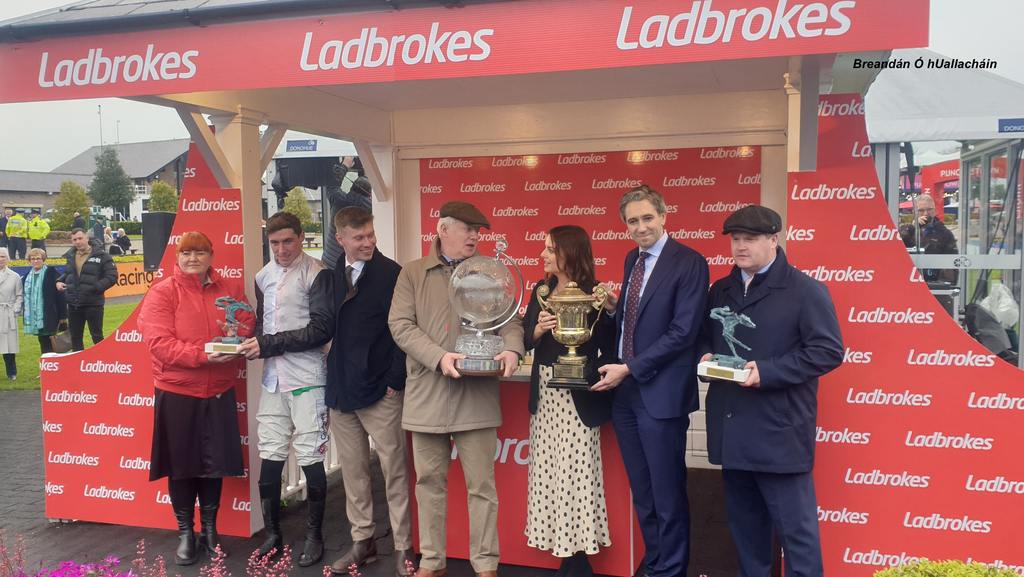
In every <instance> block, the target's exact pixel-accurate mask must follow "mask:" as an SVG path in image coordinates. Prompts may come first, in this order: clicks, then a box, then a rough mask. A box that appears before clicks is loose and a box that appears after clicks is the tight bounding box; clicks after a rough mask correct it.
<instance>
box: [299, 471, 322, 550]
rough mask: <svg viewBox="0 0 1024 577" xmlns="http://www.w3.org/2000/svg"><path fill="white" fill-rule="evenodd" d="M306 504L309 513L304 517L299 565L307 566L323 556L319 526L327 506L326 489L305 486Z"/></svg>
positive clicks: (320, 526)
mask: <svg viewBox="0 0 1024 577" xmlns="http://www.w3.org/2000/svg"><path fill="white" fill-rule="evenodd" d="M306 505H307V506H308V507H309V515H308V517H307V518H306V542H305V543H304V544H303V545H302V555H301V556H299V567H309V566H310V565H312V564H314V563H316V562H318V561H320V559H321V558H322V557H323V556H324V535H323V532H322V531H321V528H322V527H323V524H324V509H325V508H326V506H327V491H325V490H323V488H321V487H307V489H306Z"/></svg>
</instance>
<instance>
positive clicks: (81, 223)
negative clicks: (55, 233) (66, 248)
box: [71, 210, 85, 230]
mask: <svg viewBox="0 0 1024 577" xmlns="http://www.w3.org/2000/svg"><path fill="white" fill-rule="evenodd" d="M71 228H72V229H75V228H80V229H82V230H85V219H84V218H82V213H80V212H78V211H77V210H76V211H75V220H74V222H72V223H71Z"/></svg>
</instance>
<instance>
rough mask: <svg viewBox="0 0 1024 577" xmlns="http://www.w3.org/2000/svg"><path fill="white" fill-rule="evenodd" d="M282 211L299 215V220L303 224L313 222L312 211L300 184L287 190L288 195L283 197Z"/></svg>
mask: <svg viewBox="0 0 1024 577" xmlns="http://www.w3.org/2000/svg"><path fill="white" fill-rule="evenodd" d="M284 212H290V213H292V214H294V215H295V216H297V217H299V222H301V223H302V225H303V226H305V225H307V224H312V223H313V211H311V210H309V203H308V202H306V193H305V192H304V191H303V190H302V187H301V186H296V187H295V188H293V189H291V190H289V191H288V197H287V198H285V199H284Z"/></svg>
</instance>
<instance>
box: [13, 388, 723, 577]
mask: <svg viewBox="0 0 1024 577" xmlns="http://www.w3.org/2000/svg"><path fill="white" fill-rule="evenodd" d="M42 444H43V439H42V429H41V412H40V399H39V392H38V391H7V392H0V467H2V469H0V475H2V480H0V530H3V531H5V533H6V535H7V539H8V541H12V540H13V538H14V536H15V535H23V536H24V537H25V538H26V540H27V544H28V556H27V557H28V560H29V563H28V565H27V568H29V569H34V568H36V567H38V566H39V564H40V563H43V564H47V565H49V566H50V567H54V566H56V564H57V563H59V562H60V561H62V560H65V559H74V560H77V561H79V562H85V561H96V560H99V559H101V558H103V557H105V556H107V555H111V554H112V555H115V556H118V557H121V558H122V559H123V560H124V562H125V563H127V562H128V561H130V560H131V559H132V558H133V557H134V555H135V547H136V543H137V542H138V540H139V539H145V540H146V547H147V549H148V551H149V552H150V555H151V556H152V555H155V554H156V553H163V554H164V555H165V557H167V558H169V557H172V556H173V551H174V548H175V547H176V546H177V539H176V535H175V533H174V532H173V531H163V530H155V529H139V528H135V527H123V526H115V525H105V524H99V523H84V522H80V523H69V524H51V523H49V522H47V521H46V519H45V518H44V516H43V458H42V453H43V450H42ZM383 485H384V483H383V479H382V477H381V474H380V469H379V467H378V468H376V469H375V471H374V501H375V507H374V510H375V511H376V512H377V516H378V519H377V526H378V527H382V528H383V529H381V530H380V533H381V534H380V535H379V536H378V543H377V544H378V549H380V553H381V554H382V555H383V556H382V557H381V559H380V561H378V562H377V563H375V564H373V565H370V566H367V567H365V568H364V569H362V571H361V572H362V574H363V576H364V577H391V576H392V575H393V572H392V570H393V566H392V558H391V556H390V554H389V553H390V552H391V551H392V542H391V537H390V532H389V531H388V530H387V527H388V521H387V515H386V504H385V503H384V494H383ZM328 494H329V499H328V505H327V511H328V519H329V522H328V523H327V526H326V527H325V530H324V533H325V543H326V548H327V552H326V554H325V560H326V561H327V562H330V561H332V560H334V559H336V558H337V557H339V556H340V555H341V554H342V552H343V551H344V550H345V549H347V547H348V545H349V543H350V539H349V536H348V524H347V522H346V521H345V520H344V513H343V511H344V489H343V488H342V485H341V480H340V476H337V475H335V476H334V477H331V479H330V486H329V490H328ZM690 502H691V506H692V514H693V546H692V561H691V564H690V572H689V574H690V576H692V577H696V576H698V575H707V576H708V577H731V576H733V575H735V574H736V566H735V562H734V560H733V559H734V553H733V549H732V544H731V541H730V540H729V535H728V531H727V529H726V526H725V524H724V519H723V515H724V513H723V511H724V508H723V503H722V494H721V481H720V475H719V473H718V472H717V471H705V470H691V471H690ZM168 515H170V511H169V510H168ZM304 522H305V516H304V507H292V508H289V509H286V511H285V512H284V515H283V521H282V525H283V529H284V531H285V535H286V536H289V537H292V538H294V540H295V541H296V543H293V546H295V545H298V544H300V542H301V537H302V535H303V534H304ZM260 535H261V534H258V535H257V537H253V538H251V539H240V538H231V537H226V538H224V542H225V545H226V546H227V548H228V551H229V552H230V553H232V556H231V557H230V558H229V559H228V567H229V569H230V570H231V572H232V573H233V575H235V576H236V577H242V576H243V575H245V574H246V573H245V558H246V557H247V556H248V554H249V553H250V552H251V551H252V549H253V548H255V547H256V546H257V545H258V543H259V540H260V539H259V537H260ZM199 568H200V567H199V565H198V564H197V565H193V566H191V567H181V568H179V567H174V566H173V565H171V567H170V574H171V575H175V574H180V575H181V576H182V577H195V576H198V575H199ZM448 568H449V574H450V576H451V577H473V571H472V569H471V568H470V566H469V564H468V563H467V562H465V561H459V560H450V561H449V567H448ZM29 574H32V571H29ZM291 575H293V576H294V577H318V576H321V575H322V566H314V567H309V568H306V569H299V568H298V567H296V569H295V570H294V571H293V572H292V574H291ZM551 575H553V571H546V570H540V569H531V568H526V567H515V566H510V565H503V566H502V568H501V576H502V577H550V576H551Z"/></svg>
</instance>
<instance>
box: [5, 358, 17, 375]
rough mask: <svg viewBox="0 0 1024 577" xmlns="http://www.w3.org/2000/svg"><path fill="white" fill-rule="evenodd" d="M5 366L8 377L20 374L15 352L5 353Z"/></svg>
mask: <svg viewBox="0 0 1024 577" xmlns="http://www.w3.org/2000/svg"><path fill="white" fill-rule="evenodd" d="M4 368H6V369H7V376H8V377H13V376H15V375H17V374H18V365H16V364H15V363H14V353H4Z"/></svg>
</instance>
